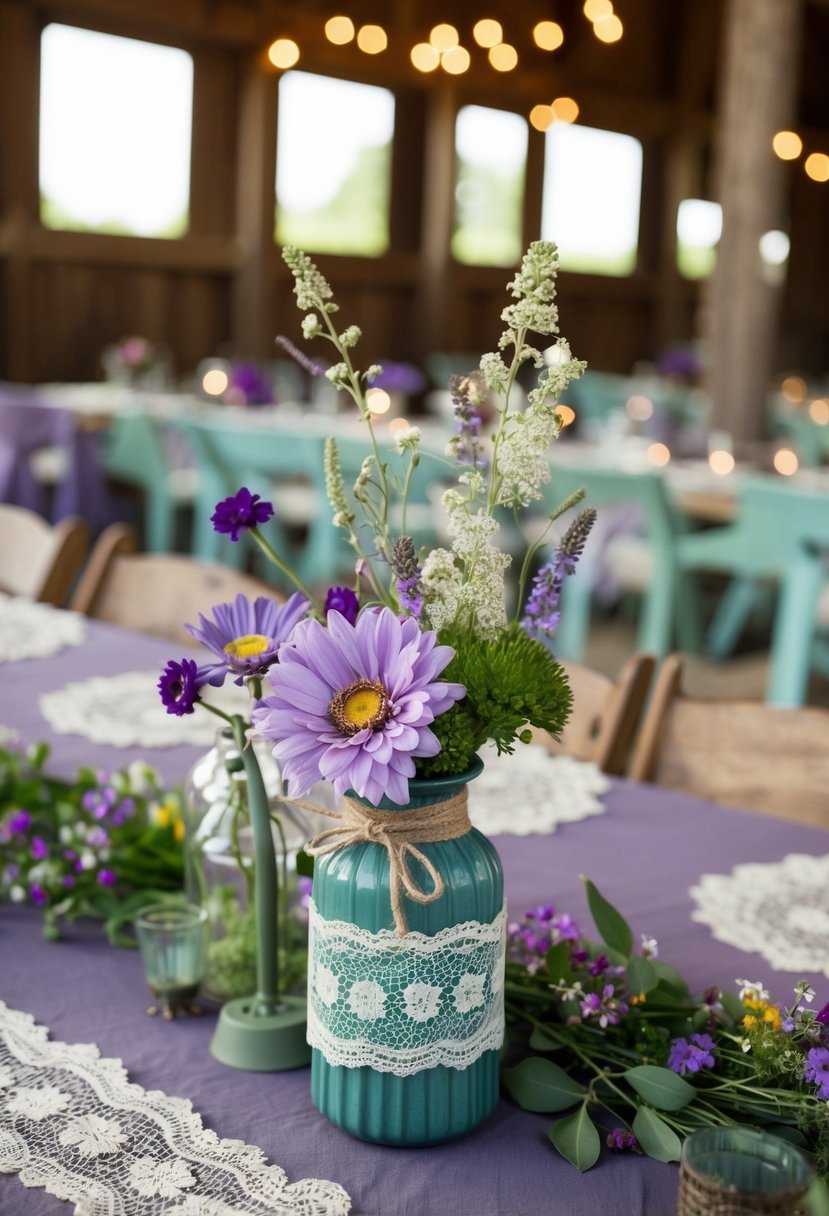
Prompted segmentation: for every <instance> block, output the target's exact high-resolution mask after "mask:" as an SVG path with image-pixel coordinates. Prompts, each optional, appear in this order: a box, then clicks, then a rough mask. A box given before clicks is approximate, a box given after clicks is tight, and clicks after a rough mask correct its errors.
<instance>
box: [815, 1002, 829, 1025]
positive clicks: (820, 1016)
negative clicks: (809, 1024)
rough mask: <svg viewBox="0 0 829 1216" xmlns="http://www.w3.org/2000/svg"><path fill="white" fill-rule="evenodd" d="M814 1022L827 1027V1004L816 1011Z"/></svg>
mask: <svg viewBox="0 0 829 1216" xmlns="http://www.w3.org/2000/svg"><path fill="white" fill-rule="evenodd" d="M815 1021H816V1022H820V1023H821V1025H822V1026H829V1003H827V1004H826V1005H824V1006H823V1008H822V1009H819V1010H818V1011H817V1013H816V1014H815Z"/></svg>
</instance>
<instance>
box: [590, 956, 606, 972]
mask: <svg viewBox="0 0 829 1216" xmlns="http://www.w3.org/2000/svg"><path fill="white" fill-rule="evenodd" d="M609 966H610V959H609V958H608V957H607V955H606V954H600V955H599V957H598V958H596V959H594V960H593V962H592V963H588V964H587V970H588V971H589V972H590V974H591V975H597V976H598V975H604V973H605V971H607V969H608V967H609Z"/></svg>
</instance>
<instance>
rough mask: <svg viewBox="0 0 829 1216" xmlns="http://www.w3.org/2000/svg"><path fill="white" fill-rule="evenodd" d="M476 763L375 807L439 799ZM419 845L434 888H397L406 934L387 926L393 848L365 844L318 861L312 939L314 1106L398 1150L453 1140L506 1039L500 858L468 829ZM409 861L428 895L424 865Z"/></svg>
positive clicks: (478, 1108) (485, 1110) (485, 1089)
mask: <svg viewBox="0 0 829 1216" xmlns="http://www.w3.org/2000/svg"><path fill="white" fill-rule="evenodd" d="M481 768H482V765H481V764H480V762H477V764H476V766H475V767H474V768H472V769H470V770H469V771H468V772H466V773H463V774H461V775H459V776H456V777H449V778H427V779H420V780H417V779H416V780H412V781H410V782H409V793H410V801H409V803H408V804H407V805H406V806H402V807H401V806H398V805H397V804H396V803H392V802H389V801H388V800H385V799H384V800H383V802H381V803H380V804H379V806H378V807H377V808H376V809H379V810H382V811H394V812H397V813H399V814H400V815H406V814H409V813H411V812H412V811H416V810H417V809H418V808H422V807H426V806H434V805H435V804H439V803H441V802H445V801H446V800H448V799H452V798H455V797H456V796H457V795H458V794H459V793H460V792H461V791H462V790H463V789H464V788H465V786H466V784H467V783H468V782H469V781H470V780H471V779H472V778H474V777H475V776H477V775H478V773H480V771H481ZM355 801H358V802H359V801H360V800H359V799H355ZM363 805H369V804H366V803H363ZM418 848H419V849H420V850H421V851H422V853H423V855H424V856H425V857H426V858H427V859H428V860H429V861H430V862H431V863H432V864H433V865H434V866H435V867H436V869H437V870H438V872H439V873H440V875H441V878H442V880H443V883H444V890H443V892H442V894H441V895H440V897H439V898H437V899H435V900H434V901H433V902H431V903H426V904H420V903H416V902H414V901H413V900H411V899H409V898H408V897H406V896H405V895H404V901H403V902H404V908H405V916H406V921H407V928H408V932H407V933H406V934H405V935H404V936H399V935H396V934H395V927H394V920H393V915H392V910H391V895H390V866H389V854H388V852H387V851H386V849H385V848H384V847H382V846H381V845H380V844H375V843H362V842H361V843H356V844H349V845H348V846H347V847H344V848H341V849H339V850H338V851H337V852H333V853H330V854H328V855H326V856H320V857H317V859H316V864H315V871H314V886H313V898H312V907H311V925H310V939H309V992H308V1001H309V1019H308V1021H309V1032H308V1037H309V1042H310V1043H311V1045H312V1047H313V1048H314V1050H313V1056H312V1064H311V1095H312V1099H313V1101H314V1104H315V1106H316V1107H317V1108H318V1109H319V1110H320V1111H321V1112H322V1113H323V1114H324V1115H326V1116H327V1117H328V1118H329V1119H330V1120H331V1121H332V1122H333V1123H335V1124H337V1125H338V1126H339V1127H341V1128H343V1129H344V1130H345V1131H347V1132H349V1133H350V1134H351V1135H353V1136H356V1137H358V1138H359V1139H361V1140H370V1141H373V1142H375V1143H378V1144H391V1145H399V1146H407V1147H416V1146H419V1145H428V1144H439V1143H441V1142H443V1141H445V1140H451V1139H454V1138H455V1137H457V1136H461V1135H463V1134H464V1133H465V1132H468V1131H470V1130H471V1129H472V1128H474V1127H475V1126H476V1125H477V1124H479V1123H480V1122H481V1121H482V1120H483V1119H485V1118H486V1117H487V1115H489V1114H490V1112H491V1111H492V1110H493V1109H494V1107H495V1104H496V1102H497V1100H498V1065H499V1055H500V1051H499V1049H500V1046H501V1041H502V1038H503V967H504V937H505V915H504V894H503V871H502V869H501V862H500V859H499V857H498V854H497V853H496V851H495V849H494V848H493V846H492V844H491V843H490V842H489V841H488V840H487V839H486V837H485V836H483V835H482V834H481V833H480V832H479V831H477V829H475V828H470V830H469V831H467V832H465V833H464V834H463V835H461V836H458V837H456V838H454V839H452V840H443V841H437V842H431V843H425V844H420V845H418ZM409 866H410V871H411V875H412V877H413V878H414V880H415V881H416V882H417V884H418V885H419V886H420V887H421V888H422V889H424V890H426V891H428V890H430V889H431V886H432V884H431V879H430V877H429V876H428V874H427V871H426V868H425V867H424V866H423V864H422V863H420V862H418V861H416V860H413V861H410V863H409Z"/></svg>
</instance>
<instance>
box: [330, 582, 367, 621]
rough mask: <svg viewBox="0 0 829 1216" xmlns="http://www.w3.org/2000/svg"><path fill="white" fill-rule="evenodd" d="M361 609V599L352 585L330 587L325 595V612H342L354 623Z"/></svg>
mask: <svg viewBox="0 0 829 1216" xmlns="http://www.w3.org/2000/svg"><path fill="white" fill-rule="evenodd" d="M359 611H360V601H359V600H358V599H357V596H356V595H355V594H354V592H353V591H352V590H351V588H350V587H329V588H328V594H327V595H326V597H325V613H326V616H327V615H328V613H329V612H340V613H342V615H343V616H344V617H345V619H346V620H347V621H348V623H349V625H353V624H354V622H355V621H356V620H357V613H358V612H359Z"/></svg>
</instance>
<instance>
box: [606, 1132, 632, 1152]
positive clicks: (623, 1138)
mask: <svg viewBox="0 0 829 1216" xmlns="http://www.w3.org/2000/svg"><path fill="white" fill-rule="evenodd" d="M607 1147H608V1148H609V1149H610V1151H611V1152H613V1153H625V1152H628V1151H629V1150H630V1149H634V1148H638V1147H639V1142H638V1141H637V1139H636V1137H635V1136H634V1134H633V1132H629V1131H625V1129H624V1128H623V1127H614V1128H611V1130H610V1131H609V1132H608V1136H607Z"/></svg>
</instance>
